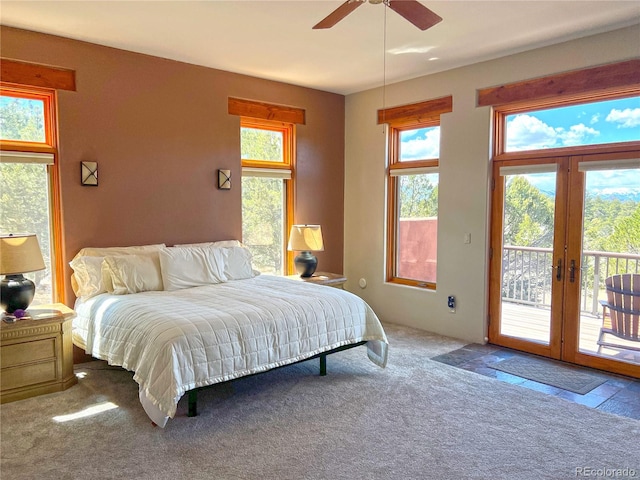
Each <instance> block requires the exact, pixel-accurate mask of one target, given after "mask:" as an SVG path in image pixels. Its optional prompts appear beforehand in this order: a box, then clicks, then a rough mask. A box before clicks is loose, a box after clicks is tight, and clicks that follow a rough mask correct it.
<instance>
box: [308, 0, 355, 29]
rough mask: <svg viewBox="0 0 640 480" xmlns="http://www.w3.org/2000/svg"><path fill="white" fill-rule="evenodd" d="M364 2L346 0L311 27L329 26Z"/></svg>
mask: <svg viewBox="0 0 640 480" xmlns="http://www.w3.org/2000/svg"><path fill="white" fill-rule="evenodd" d="M363 3H364V1H363V0H347V1H346V2H344V3H343V4H342V5H340V6H339V7H338V8H336V9H335V10H334V11H333V12H331V13H330V14H329V15H328V16H327V17H326V18H324V19H323V20H321V21H320V22H319V23H318V24H317V25H315V26H314V27H313V29H314V30H317V29H319V28H331V27H333V26H334V25H335V24H336V23H338V22H339V21H340V20H342V19H343V18H344V17H346V16H347V15H349V14H350V13H351V12H353V11H354V10H355V9H356V8H358V7H359V6H360V5H362V4H363Z"/></svg>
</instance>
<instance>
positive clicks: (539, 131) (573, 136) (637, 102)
mask: <svg viewBox="0 0 640 480" xmlns="http://www.w3.org/2000/svg"><path fill="white" fill-rule="evenodd" d="M632 140H640V97H631V98H623V99H618V100H608V101H604V102H595V103H589V104H583V105H574V106H571V107H563V108H554V109H549V110H538V111H536V112H529V113H526V114H516V115H509V116H508V117H507V145H506V151H507V152H515V151H521V150H537V149H541V148H558V147H571V146H575V145H595V144H602V143H615V142H628V141H632Z"/></svg>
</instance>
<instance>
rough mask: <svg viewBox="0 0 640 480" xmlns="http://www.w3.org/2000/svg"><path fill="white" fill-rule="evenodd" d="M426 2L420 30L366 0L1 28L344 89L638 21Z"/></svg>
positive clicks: (74, 17)
mask: <svg viewBox="0 0 640 480" xmlns="http://www.w3.org/2000/svg"><path fill="white" fill-rule="evenodd" d="M421 1H422V3H423V4H424V5H425V6H427V7H429V8H430V9H431V10H433V11H435V12H436V13H437V14H438V15H440V16H441V17H442V18H443V19H444V20H443V21H442V22H441V23H439V24H438V25H436V26H435V27H433V28H431V29H429V30H426V31H420V30H418V29H417V28H416V27H414V26H413V25H412V24H410V23H409V22H407V21H406V20H405V19H403V18H402V17H400V16H399V15H398V14H396V13H395V12H393V11H392V10H390V9H388V8H386V7H384V6H383V5H382V4H380V5H373V4H368V3H367V4H365V5H362V6H360V7H359V8H358V9H356V10H355V11H354V12H353V13H351V14H350V15H349V16H348V17H346V18H345V19H344V20H342V21H341V22H339V23H338V24H337V25H336V26H334V27H333V28H331V29H328V30H312V28H311V27H312V26H313V25H315V24H316V23H317V22H319V21H320V20H321V19H323V18H324V17H325V16H327V15H328V14H329V13H330V12H332V11H333V10H334V9H335V8H337V7H338V6H340V5H341V4H342V3H343V1H340V0H337V1H333V0H321V1H319V0H293V1H280V0H261V1H255V0H234V1H220V0H209V1H188V0H180V1H149V0H140V1H56V0H50V1H10V0H2V1H1V2H0V23H2V24H3V25H8V26H12V27H18V28H24V29H28V30H34V31H38V32H44V33H50V34H54V35H60V36H64V37H69V38H74V39H77V40H84V41H88V42H92V43H97V44H101V45H108V46H111V47H116V48H122V49H125V50H132V51H135V52H140V53H146V54H149V55H156V56H159V57H164V58H169V59H174V60H179V61H182V62H188V63H193V64H197V65H204V66H207V67H213V68H218V69H222V70H227V71H231V72H237V73H243V74H247V75H252V76H255V77H260V78H266V79H271V80H278V81H281V82H287V83H292V84H295V85H302V86H306V87H311V88H317V89H320V90H326V91H330V92H335V93H341V94H349V93H353V92H358V91H362V90H366V89H369V88H373V87H376V86H380V85H382V84H383V82H385V83H387V84H389V83H393V82H395V81H400V80H406V79H409V78H415V77H418V76H421V75H425V74H430V73H435V72H440V71H444V70H449V69H451V68H456V67H459V66H463V65H468V64H471V63H476V62H479V61H483V60H489V59H492V58H497V57H502V56H504V55H509V54H512V53H517V52H521V51H525V50H530V49H532V48H536V47H540V46H545V45H550V44H554V43H559V42H562V41H566V40H570V39H574V38H579V37H584V36H587V35H592V34H595V33H601V32H605V31H609V30H614V29H617V28H621V27H625V26H629V25H632V24H637V23H640V1H637V0H634V1H615V0H604V1H579V0H560V1H537V0H528V1H525V0H503V1H480V0H475V1H468V0H466V1H463V0H460V1H456V0H448V1H430V0H421ZM385 17H386V19H385ZM385 23H386V28H385ZM385 44H386V48H385ZM639 44H640V39H639ZM385 50H386V54H383V52H384V51H385Z"/></svg>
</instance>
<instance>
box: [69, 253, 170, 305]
mask: <svg viewBox="0 0 640 480" xmlns="http://www.w3.org/2000/svg"><path fill="white" fill-rule="evenodd" d="M164 248H166V245H165V244H164V243H159V244H155V245H140V246H133V247H85V248H83V249H81V250H80V251H79V252H78V253H77V254H76V256H75V257H73V260H71V262H69V265H70V266H71V268H72V269H73V279H72V281H71V285H72V287H74V288H73V291H74V293H75V294H76V296H77V297H79V298H82V299H86V298H89V297H93V296H95V295H98V294H100V293H105V292H108V291H111V290H112V289H113V287H112V285H111V276H110V275H109V274H108V273H107V274H103V272H102V260H103V259H104V257H105V256H106V255H112V256H113V255H134V254H142V253H149V252H157V251H159V250H161V249H164ZM74 280H75V282H74Z"/></svg>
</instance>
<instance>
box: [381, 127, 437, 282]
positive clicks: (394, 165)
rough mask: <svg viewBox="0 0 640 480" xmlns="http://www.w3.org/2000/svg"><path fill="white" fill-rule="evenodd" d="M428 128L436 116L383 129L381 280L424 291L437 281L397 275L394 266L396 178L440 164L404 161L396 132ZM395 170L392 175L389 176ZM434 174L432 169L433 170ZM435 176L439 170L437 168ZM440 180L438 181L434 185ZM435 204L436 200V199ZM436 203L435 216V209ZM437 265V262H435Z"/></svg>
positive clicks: (396, 241) (397, 204)
mask: <svg viewBox="0 0 640 480" xmlns="http://www.w3.org/2000/svg"><path fill="white" fill-rule="evenodd" d="M428 127H441V122H440V116H439V115H438V116H436V117H429V118H425V119H424V120H422V121H413V122H398V123H397V124H394V123H389V124H388V126H387V128H388V129H389V133H388V138H389V152H388V155H389V157H388V158H389V167H388V169H387V174H386V176H387V251H386V254H387V261H386V265H385V280H386V282H387V283H393V284H398V285H406V286H411V287H417V288H422V289H425V290H435V289H436V285H437V282H427V281H421V280H414V279H409V278H404V277H399V276H398V275H397V269H398V250H397V247H398V222H399V212H398V206H399V204H400V202H399V200H398V195H399V188H398V181H399V177H401V176H406V175H412V174H413V173H411V172H412V171H415V170H416V169H418V168H425V167H429V168H435V169H438V168H439V166H440V159H439V158H435V159H434V158H430V159H420V160H405V161H402V162H401V161H400V133H401V132H404V131H407V130H418V129H421V128H428ZM392 172H395V175H392ZM434 173H435V172H434ZM437 173H438V175H439V173H440V172H439V170H437ZM439 183H440V182H439V181H438V184H439ZM438 204H439V201H438ZM439 207H440V206H439V205H438V215H439V210H440V208H439ZM436 265H437V261H436Z"/></svg>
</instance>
